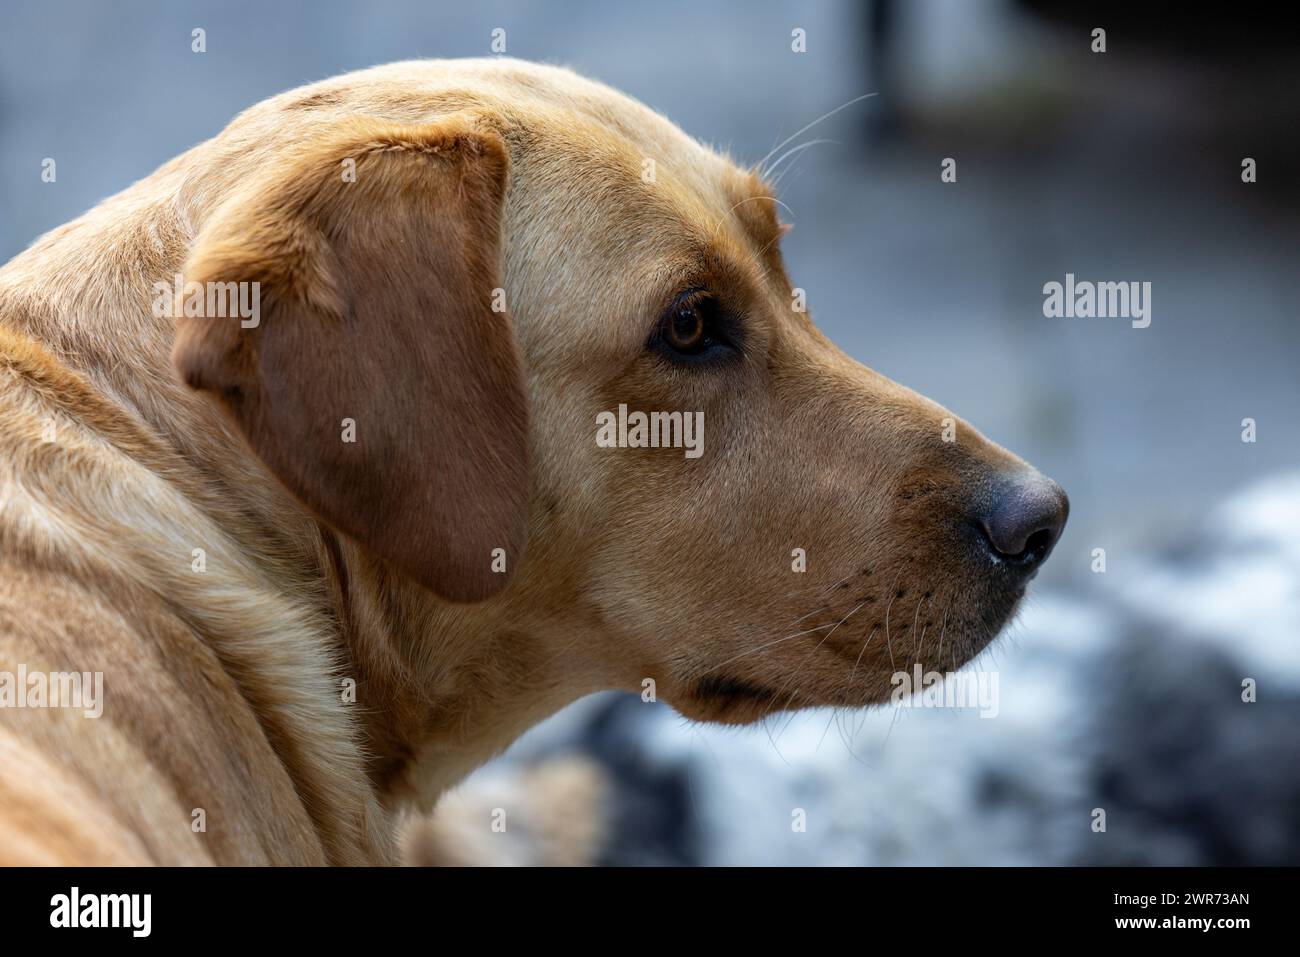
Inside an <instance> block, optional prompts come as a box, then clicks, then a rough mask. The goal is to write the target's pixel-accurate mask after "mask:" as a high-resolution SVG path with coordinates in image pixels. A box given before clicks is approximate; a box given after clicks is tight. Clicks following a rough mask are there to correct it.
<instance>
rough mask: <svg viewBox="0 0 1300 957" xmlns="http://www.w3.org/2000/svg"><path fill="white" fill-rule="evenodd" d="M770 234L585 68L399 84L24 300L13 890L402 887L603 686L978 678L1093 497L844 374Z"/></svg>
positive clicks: (223, 156)
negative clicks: (390, 878) (34, 871)
mask: <svg viewBox="0 0 1300 957" xmlns="http://www.w3.org/2000/svg"><path fill="white" fill-rule="evenodd" d="M775 206H776V203H775V200H774V198H773V195H772V193H771V191H770V189H769V188H768V187H767V186H766V185H765V184H764V182H763V181H762V180H761V178H760V177H759V176H758V175H756V174H755V173H753V172H751V171H747V170H744V169H741V168H738V167H737V166H735V165H733V164H732V163H731V162H730V161H729V160H728V159H726V158H725V157H723V156H720V155H718V154H717V153H714V152H712V151H710V150H709V149H706V148H705V147H703V146H701V145H700V144H698V143H696V142H695V141H693V140H691V139H690V138H688V137H687V136H686V135H685V134H683V133H682V132H681V131H679V130H678V129H677V128H676V127H674V126H673V125H672V124H671V123H669V122H667V121H666V120H665V119H663V118H662V117H660V116H658V115H657V114H655V113H653V112H652V111H650V110H649V109H647V108H645V107H644V106H641V105H639V104H638V103H635V102H633V101H631V100H629V99H627V98H626V97H624V96H621V95H620V94H618V93H616V92H614V91H613V90H610V89H608V88H606V87H604V86H601V85H599V84H596V83H593V82H590V81H588V80H585V79H582V78H581V77H579V76H576V75H574V74H573V73H571V72H569V71H567V70H563V69H559V68H554V67H546V66H535V65H531V64H527V63H521V62H516V61H512V60H504V59H503V60H491V61H486V60H465V61H448V62H437V61H433V62H414V63H399V64H394V65H391V66H385V67H381V68H377V69H372V70H367V71H364V72H360V73H353V74H350V75H347V76H343V77H338V78H336V79H332V80H328V81H325V82H322V83H317V84H314V85H312V86H308V87H304V88H302V89H298V90H294V91H292V92H289V93H285V94H283V95H280V96H277V97H274V98H272V99H270V100H267V101H266V102H263V103H260V104H258V105H257V106H255V107H253V108H252V109H250V110H248V111H247V112H246V113H244V114H242V115H241V116H239V117H238V118H237V119H236V120H235V121H234V122H233V123H231V124H230V126H229V127H228V128H227V129H226V130H225V131H224V132H222V133H221V134H220V135H219V136H217V137H216V138H214V139H212V140H211V141H209V142H207V143H204V144H202V145H200V146H197V147H195V148H194V149H192V150H190V151H189V152H188V153H186V154H184V155H183V156H180V157H178V158H177V159H175V160H173V161H172V162H170V163H167V164H166V165H165V166H163V167H162V168H161V169H159V170H158V171H157V172H155V173H154V174H153V175H152V176H150V177H148V178H147V179H145V180H143V181H141V182H140V183H137V184H136V185H135V186H133V187H131V188H130V189H128V190H126V191H125V192H123V193H121V194H119V195H117V196H115V197H113V198H111V199H108V200H106V201H105V202H103V203H102V204H100V205H99V206H98V207H96V208H95V209H93V210H91V211H90V212H89V213H87V214H86V215H84V216H83V217H81V218H80V219H78V220H76V221H75V222H72V223H69V224H68V225H66V226H63V227H61V228H59V229H56V230H55V231H53V232H52V233H50V234H49V235H47V236H44V237H42V238H41V239H40V240H39V241H38V242H37V243H36V244H35V245H33V246H32V247H31V248H30V249H28V250H27V251H26V252H24V253H23V254H22V255H20V256H18V257H17V258H16V259H14V260H13V261H12V262H10V263H9V264H8V265H7V266H5V267H4V269H3V270H0V705H2V707H0V859H3V860H4V861H5V862H8V863H64V862H67V863H73V862H75V863H82V864H101V863H127V864H134V863H146V862H154V863H168V864H178V863H179V864H185V863H200V862H202V863H208V862H216V863H224V864H259V863H283V864H323V863H339V864H362V863H371V862H385V861H390V860H392V859H393V848H392V843H393V839H392V836H391V835H392V832H393V829H394V824H393V821H394V819H395V817H396V816H397V815H398V814H399V813H400V812H401V811H402V809H403V808H406V807H428V806H430V805H431V804H432V803H433V802H434V801H435V800H436V799H437V797H438V795H439V794H440V793H442V792H443V791H445V790H446V789H447V788H448V787H449V786H451V785H453V784H454V783H456V782H457V781H459V780H460V779H461V778H462V777H464V776H465V775H466V774H467V773H468V772H469V771H470V770H471V769H473V768H474V767H475V766H477V765H479V764H480V763H482V762H483V761H485V760H486V759H488V758H489V757H491V756H492V755H493V754H495V753H497V752H499V751H500V750H501V749H502V748H504V747H505V746H506V745H508V744H509V743H510V742H511V741H512V740H513V739H514V738H515V737H516V736H517V735H519V734H520V733H521V732H522V731H524V730H525V729H526V728H528V727H529V726H530V725H532V724H534V723H536V722H537V721H539V720H540V719H542V718H543V717H545V716H546V715H548V714H551V713H552V712H554V711H556V710H557V709H558V708H560V707H562V706H563V705H565V704H566V703H568V702H571V701H573V700H574V699H576V698H578V697H579V696H582V695H585V694H588V693H589V692H594V691H597V690H599V689H606V688H616V689H630V690H636V691H641V690H642V689H646V688H653V689H654V691H655V693H656V694H657V696H658V698H659V699H661V700H665V701H667V702H669V703H670V704H671V705H672V706H673V707H675V708H676V709H677V710H679V711H680V712H681V713H682V714H684V715H687V716H689V717H690V718H694V719H701V720H709V721H725V722H746V721H752V720H755V719H757V718H760V717H762V716H763V715H766V714H770V713H772V712H774V711H780V710H783V709H790V708H799V707H806V706H815V705H841V706H861V705H867V704H871V703H873V702H879V701H881V700H883V699H885V698H886V697H887V696H888V694H889V692H890V690H891V685H890V676H891V675H892V674H894V673H895V672H897V671H900V670H910V668H911V666H912V665H913V663H916V662H919V663H921V664H923V665H924V666H925V667H926V668H927V669H929V668H935V669H938V670H948V669H949V668H953V667H957V666H959V665H961V664H962V663H963V662H964V661H966V660H968V659H969V658H971V656H973V655H974V654H976V653H977V652H978V651H979V650H980V649H981V648H983V647H984V646H985V645H986V644H987V643H988V642H989V641H990V640H991V638H992V637H993V636H994V635H995V634H996V633H997V632H998V631H999V629H1000V628H1001V627H1002V626H1003V624H1004V623H1005V622H1006V621H1007V620H1008V618H1009V617H1010V616H1011V615H1012V614H1013V612H1014V610H1015V608H1016V606H1017V603H1018V602H1019V600H1020V598H1021V596H1022V595H1023V593H1024V589H1025V586H1026V583H1027V581H1028V579H1029V578H1030V577H1031V576H1032V573H1033V572H1034V571H1035V569H1036V568H1037V567H1038V566H1039V564H1040V563H1041V562H1042V561H1043V559H1044V558H1045V557H1046V556H1047V554H1048V552H1049V551H1050V550H1051V548H1052V546H1053V544H1054V543H1055V541H1056V540H1057V538H1058V537H1059V535H1060V533H1061V530H1062V527H1063V525H1064V523H1065V518H1066V511H1067V503H1066V499H1065V496H1064V495H1063V493H1062V492H1061V490H1060V489H1059V488H1058V487H1057V486H1056V485H1055V484H1054V483H1052V482H1050V481H1049V480H1047V479H1045V478H1043V477H1042V476H1040V475H1039V474H1038V473H1037V472H1035V471H1033V470H1032V469H1031V468H1030V467H1029V466H1027V465H1026V464H1025V463H1024V462H1022V461H1021V460H1020V459H1018V458H1016V457H1015V456H1014V455H1011V454H1010V453H1008V452H1006V451H1004V450H1003V449H1001V448H999V447H998V446H997V445H994V444H993V443H991V442H989V441H988V440H986V439H984V438H983V437H982V436H981V435H980V434H979V433H978V432H976V431H975V430H974V429H973V428H971V427H970V426H968V425H966V424H965V423H964V422H963V421H961V420H960V419H957V418H955V417H954V416H952V415H951V413H949V412H947V411H946V410H944V409H943V408H941V407H939V406H937V405H935V404H934V403H932V402H930V401H928V400H927V399H925V398H922V397H921V396H919V395H916V394H915V393H913V392H910V391H908V390H907V389H905V388H903V387H902V386H899V385H896V384H895V383H893V382H891V381H889V380H887V379H885V378H883V377H881V376H879V375H877V374H875V373H873V372H871V371H870V370H868V369H865V368H863V367H862V366H861V365H859V364H858V363H856V362H854V361H852V360H850V359H849V358H847V357H846V356H845V355H843V354H842V353H841V352H840V351H838V350H837V349H836V348H835V347H834V346H833V345H832V344H831V343H830V342H828V341H827V340H826V339H825V338H824V337H823V336H822V335H821V334H820V333H819V332H818V331H817V329H816V328H815V327H814V326H813V324H812V322H811V321H810V320H809V317H808V316H807V315H806V314H805V313H804V312H803V311H802V309H801V308H800V301H799V297H798V296H797V295H796V294H795V293H794V291H793V289H792V284H791V281H790V279H789V278H788V277H787V275H786V272H785V269H784V268H783V266H782V262H781V254H780V249H779V243H778V240H779V237H780V235H781V232H782V227H781V225H780V224H779V222H778V218H777V215H776V209H775ZM665 446H668V447H665Z"/></svg>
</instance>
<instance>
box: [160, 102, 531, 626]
mask: <svg viewBox="0 0 1300 957" xmlns="http://www.w3.org/2000/svg"><path fill="white" fill-rule="evenodd" d="M507 166H508V157H507V153H506V150H505V146H504V144H503V142H502V140H501V138H500V137H499V135H497V134H496V133H494V132H491V131H488V130H485V129H479V128H478V127H477V126H476V124H475V122H474V119H473V118H472V117H468V116H465V115H461V114H457V115H454V116H452V117H450V118H446V119H443V120H440V121H438V122H436V123H433V124H431V125H427V126H417V127H407V126H392V125H387V124H381V123H377V122H369V121H366V122H354V123H350V124H348V125H347V126H346V127H345V128H341V129H336V130H334V131H332V132H331V133H329V134H328V135H325V136H322V137H320V138H319V139H318V141H317V143H316V144H315V145H312V146H311V147H309V148H308V149H307V150H305V151H304V154H303V155H301V156H299V157H296V158H294V159H293V160H291V161H288V162H286V163H284V164H283V165H282V166H281V168H279V169H277V170H273V171H270V172H268V173H267V174H265V175H263V176H260V177H259V178H258V180H257V182H250V183H248V184H247V185H245V186H244V187H242V188H241V189H240V190H239V191H238V192H237V193H235V194H233V195H231V196H230V197H228V198H227V199H226V200H225V201H224V202H223V204H222V205H221V206H220V207H219V208H218V209H217V211H216V212H214V214H213V216H212V217H211V219H210V220H209V222H208V223H207V224H206V225H205V226H204V228H203V229H202V230H201V232H200V233H199V235H198V237H197V238H196V241H195V243H194V246H193V249H192V252H191V254H190V257H189V259H188V261H187V263H186V266H185V280H186V285H185V291H184V292H183V293H181V294H180V295H178V298H177V303H176V309H177V313H176V314H177V315H178V316H179V317H180V318H178V320H177V329H176V341H175V345H174V348H173V352H172V359H173V362H174V363H175V365H176V368H177V369H178V371H179V372H180V374H181V376H182V377H183V378H184V380H185V382H187V383H188V384H189V385H190V386H192V387H193V388H195V389H200V390H203V391H205V392H208V393H210V394H211V395H212V396H213V397H214V398H215V399H216V400H217V401H219V402H220V404H221V405H222V406H223V407H224V408H225V409H226V411H227V412H228V413H229V415H230V416H231V418H232V419H233V421H234V423H235V424H236V426H237V427H238V429H239V431H240V432H241V433H242V434H243V436H244V438H245V439H246V440H247V442H248V444H249V446H250V447H251V448H252V449H253V451H254V452H255V453H256V454H257V455H258V457H259V458H260V459H261V460H262V461H263V462H264V463H265V464H266V466H267V467H268V468H269V469H270V471H271V472H272V473H274V475H275V476H276V477H277V478H278V479H279V480H280V481H281V482H282V483H283V484H284V485H285V486H286V487H287V488H288V489H289V490H290V491H291V492H292V493H293V494H294V495H295V496H297V498H298V499H300V500H301V501H302V502H303V503H304V504H305V505H306V506H307V507H308V508H309V509H310V510H312V511H313V512H314V513H315V514H316V515H317V516H318V517H319V518H320V519H322V520H324V521H325V522H326V523H328V524H329V525H331V526H333V527H334V528H336V529H337V530H339V531H341V532H343V533H345V534H347V535H348V536H350V537H351V538H353V539H355V540H356V541H357V542H359V543H361V544H362V545H363V546H364V547H366V548H368V549H369V550H370V551H371V552H372V553H373V554H375V555H377V556H378V557H380V558H382V559H384V560H385V561H387V562H390V563H391V564H392V565H393V566H395V567H396V568H398V569H400V570H402V571H404V572H405V573H407V574H409V575H410V576H412V577H414V578H415V579H416V580H418V581H420V582H422V583H423V584H425V585H427V586H428V587H429V588H431V589H432V590H433V591H434V592H436V593H437V594H439V595H441V596H443V597H444V598H447V599H450V600H453V601H477V600H481V599H484V598H486V597H488V596H490V595H492V594H494V593H495V592H497V591H498V590H500V589H501V588H502V587H503V585H504V584H505V580H506V578H507V574H506V573H505V572H503V571H502V569H503V568H504V569H506V570H510V571H513V569H514V566H515V565H516V564H517V562H518V560H519V557H520V554H521V552H522V549H523V545H524V538H525V534H526V520H527V514H526V512H527V500H528V461H527V457H528V451H527V442H528V425H527V396H526V391H525V382H524V374H523V364H522V361H521V359H520V356H519V351H518V345H517V343H516V341H515V337H514V331H513V328H512V323H511V320H510V318H509V316H508V315H507V314H506V312H505V311H504V302H503V298H504V293H503V292H502V291H501V289H500V285H501V284H500V278H499V259H500V220H501V205H502V197H503V195H504V193H505V184H506V172H507ZM193 283H199V284H200V285H199V286H194V285H192V284H193ZM228 283H249V284H255V285H250V286H246V287H242V288H240V287H231V286H222V285H212V284H228ZM237 289H239V291H240V292H242V293H243V294H244V299H243V302H244V303H245V305H248V304H252V305H254V306H255V308H252V309H244V310H243V311H242V312H243V314H242V315H232V316H231V317H230V318H218V317H214V315H213V313H214V312H217V313H219V314H220V315H231V313H232V312H234V311H235V310H220V309H217V310H213V309H207V310H205V309H204V306H205V305H207V306H210V305H211V304H212V302H213V299H214V298H215V299H216V300H217V301H218V302H220V303H222V304H224V303H228V302H230V301H231V296H230V294H231V293H233V292H235V291H236V290H237ZM196 293H197V295H195V294H196ZM213 293H215V297H214V295H212V294H213ZM200 298H202V299H204V302H202V303H199V302H198V299H200ZM196 304H197V305H196ZM248 313H254V314H255V315H251V316H250V315H248ZM497 549H501V550H503V551H501V552H497V551H496V550H497Z"/></svg>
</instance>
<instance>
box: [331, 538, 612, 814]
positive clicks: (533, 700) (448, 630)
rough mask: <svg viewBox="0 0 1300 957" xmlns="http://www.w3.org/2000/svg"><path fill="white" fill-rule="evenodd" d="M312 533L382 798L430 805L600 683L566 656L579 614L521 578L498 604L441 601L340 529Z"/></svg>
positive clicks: (603, 679)
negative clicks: (323, 555)
mask: <svg viewBox="0 0 1300 957" xmlns="http://www.w3.org/2000/svg"><path fill="white" fill-rule="evenodd" d="M323 538H324V541H325V543H326V552H327V556H328V557H327V564H328V567H327V569H326V572H325V573H326V574H327V576H328V578H329V580H330V582H331V590H332V594H333V597H332V601H333V602H334V607H335V609H336V613H337V616H338V621H339V622H340V638H341V644H342V646H343V649H344V654H345V662H346V664H345V670H350V671H352V672H354V675H353V676H354V677H355V679H356V698H357V701H356V704H357V714H358V716H359V720H360V721H361V722H362V727H363V729H364V733H365V740H366V746H367V748H368V750H369V751H370V753H371V754H372V755H373V760H372V764H371V777H372V780H373V781H374V786H375V788H376V789H377V791H378V792H379V793H380V794H381V796H382V797H383V799H384V800H385V802H386V803H397V802H403V801H413V802H414V803H416V804H417V805H418V806H419V807H421V808H428V807H431V806H432V804H433V803H434V802H435V801H436V800H437V798H438V796H439V795H440V794H442V793H443V792H444V791H446V790H447V789H448V788H450V787H452V786H453V785H455V784H456V783H457V782H459V781H460V780H461V779H462V778H463V777H464V776H465V775H466V774H468V773H469V772H470V771H472V770H473V769H474V768H476V767H477V766H478V765H480V764H482V763H483V762H484V761H486V760H488V759H489V758H491V757H492V756H493V755H495V754H498V753H500V752H501V751H502V750H504V749H505V748H506V747H508V746H509V745H510V743H511V742H513V741H514V740H515V739H516V738H517V737H518V736H519V735H520V734H522V733H523V732H524V731H526V730H527V729H528V728H529V727H531V726H532V725H534V724H536V723H537V722H538V721H540V720H542V719H543V718H545V717H547V716H549V715H550V714H552V713H554V712H555V711H557V710H559V709H560V708H562V707H564V706H565V705H566V704H569V703H570V702H572V701H573V700H575V699H576V698H578V697H579V696H581V695H583V694H586V693H589V692H592V691H596V690H599V689H600V688H601V687H604V686H606V684H607V682H608V681H609V680H610V679H609V678H608V676H605V675H603V674H601V673H600V672H599V670H598V669H597V668H596V667H595V666H593V665H592V664H591V663H590V662H589V661H582V660H576V659H575V658H574V657H572V651H571V650H570V649H573V648H574V642H573V641H572V636H573V634H574V633H575V632H579V633H580V632H581V631H582V630H583V629H584V628H586V627H590V623H589V622H583V621H582V620H581V618H580V616H579V615H578V614H577V613H576V612H575V610H574V609H573V608H572V607H571V606H570V607H567V608H563V609H559V608H556V609H553V610H551V611H549V612H548V611H547V609H546V603H545V602H544V601H542V600H540V598H539V597H538V596H531V595H529V594H528V592H529V590H530V589H529V586H528V584H527V583H526V582H525V583H521V586H520V588H519V589H518V591H517V592H516V593H510V594H508V595H507V596H505V597H504V598H503V599H501V600H499V601H497V600H494V601H492V602H489V603H486V604H484V605H477V606H475V605H451V604H448V603H445V602H442V601H440V600H438V599H437V598H436V597H435V596H433V595H432V594H430V593H429V592H428V591H427V590H425V589H423V588H421V587H420V586H418V585H415V584H414V583H412V582H410V581H408V580H405V579H403V578H401V577H400V576H397V575H395V574H393V573H392V572H391V571H389V570H388V569H386V568H385V567H383V566H381V565H380V564H378V563H377V562H375V561H374V560H373V559H371V558H370V557H369V556H367V555H366V554H365V553H364V551H363V550H362V549H361V548H359V547H358V546H356V545H354V544H352V543H350V542H348V541H346V540H343V539H341V538H340V537H339V536H337V535H335V534H333V533H331V532H328V531H326V532H324V534H323ZM525 609H527V611H526V612H525ZM525 621H526V622H527V628H524V627H523V625H522V623H523V622H525ZM345 677H348V676H345Z"/></svg>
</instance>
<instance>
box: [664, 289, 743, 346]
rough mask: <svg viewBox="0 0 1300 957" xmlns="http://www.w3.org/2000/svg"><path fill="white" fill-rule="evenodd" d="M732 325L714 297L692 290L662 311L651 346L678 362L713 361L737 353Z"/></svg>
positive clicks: (731, 321)
mask: <svg viewBox="0 0 1300 957" xmlns="http://www.w3.org/2000/svg"><path fill="white" fill-rule="evenodd" d="M733 326H734V322H733V320H731V319H730V317H728V316H727V315H726V313H725V311H724V310H723V309H722V308H721V307H720V305H719V303H718V301H717V300H716V299H714V298H713V297H712V296H710V295H709V294H708V293H706V292H703V291H701V290H698V289H697V290H692V291H691V292H688V293H683V294H682V295H681V296H678V297H677V300H676V301H675V302H674V303H673V304H672V306H670V307H669V309H668V311H667V312H665V313H664V316H663V319H661V320H660V322H659V328H658V329H657V330H656V332H655V335H654V337H653V338H652V339H651V341H650V347H651V348H652V349H654V350H655V351H657V352H659V353H661V354H662V355H663V356H665V357H666V358H668V359H670V360H671V361H673V362H677V363H691V364H699V363H704V362H713V361H714V360H720V359H724V358H726V357H728V356H735V355H736V354H737V349H736V346H735V345H734V343H735V342H736V336H735V329H734V328H733Z"/></svg>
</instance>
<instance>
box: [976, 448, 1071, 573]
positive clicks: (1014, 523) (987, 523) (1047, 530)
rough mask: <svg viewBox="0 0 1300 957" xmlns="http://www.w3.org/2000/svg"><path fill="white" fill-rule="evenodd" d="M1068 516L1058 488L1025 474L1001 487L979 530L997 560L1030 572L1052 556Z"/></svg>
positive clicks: (1037, 475)
mask: <svg viewBox="0 0 1300 957" xmlns="http://www.w3.org/2000/svg"><path fill="white" fill-rule="evenodd" d="M1069 515H1070V500H1069V499H1068V498H1066V495H1065V491H1064V490H1063V489H1062V488H1061V486H1059V485H1057V484H1056V483H1055V482H1053V481H1052V480H1051V479H1049V478H1048V477H1047V476H1045V475H1042V474H1040V473H1038V472H1028V473H1024V474H1021V475H1017V476H1016V477H1015V478H1013V479H1011V480H1010V481H1007V482H1004V483H1003V484H1002V486H1001V488H1000V490H999V491H998V493H997V494H996V495H995V496H994V498H993V502H992V505H991V507H990V508H989V510H988V514H986V515H985V516H984V517H983V518H982V519H980V527H981V528H982V529H983V531H984V537H985V538H986V539H987V540H988V544H989V546H990V547H991V549H992V551H993V554H994V555H995V556H996V557H997V558H999V559H1001V560H1002V561H1005V562H1007V563H1008V564H1010V565H1015V566H1018V567H1020V568H1022V569H1024V570H1025V571H1029V570H1032V569H1036V568H1037V567H1038V566H1039V565H1041V564H1042V563H1043V561H1044V560H1045V559H1046V558H1047V556H1048V555H1050V554H1051V552H1052V548H1053V546H1055V545H1056V542H1057V540H1058V539H1060V537H1061V532H1062V530H1064V528H1065V520H1066V519H1067V518H1068V517H1069Z"/></svg>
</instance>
